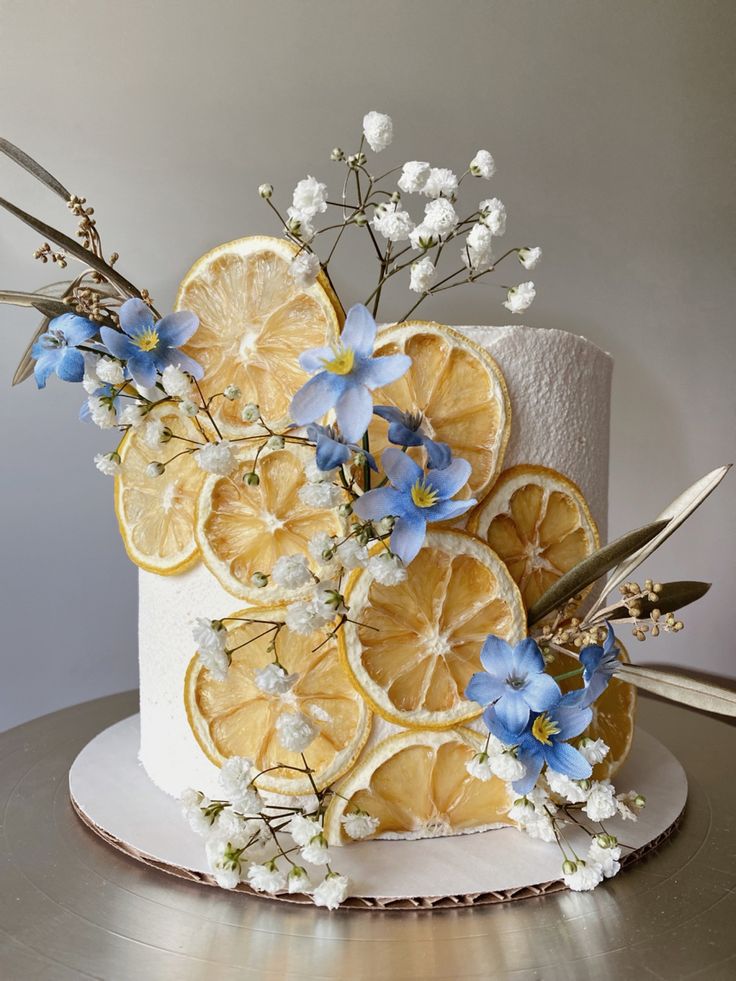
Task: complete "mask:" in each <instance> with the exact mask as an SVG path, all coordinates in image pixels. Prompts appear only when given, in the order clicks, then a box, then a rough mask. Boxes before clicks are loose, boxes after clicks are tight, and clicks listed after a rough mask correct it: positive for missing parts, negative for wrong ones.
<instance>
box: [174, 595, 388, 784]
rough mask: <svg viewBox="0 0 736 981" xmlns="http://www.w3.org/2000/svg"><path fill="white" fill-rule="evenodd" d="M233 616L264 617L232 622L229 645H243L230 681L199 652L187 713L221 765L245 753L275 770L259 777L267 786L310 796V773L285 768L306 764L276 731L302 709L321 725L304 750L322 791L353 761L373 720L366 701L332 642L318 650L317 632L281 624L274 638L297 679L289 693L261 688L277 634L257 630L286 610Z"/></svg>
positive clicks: (189, 680)
mask: <svg viewBox="0 0 736 981" xmlns="http://www.w3.org/2000/svg"><path fill="white" fill-rule="evenodd" d="M233 617H238V618H247V617H255V618H256V619H257V620H260V621H261V622H260V623H240V622H239V623H234V624H232V623H228V624H227V626H228V639H227V646H228V649H233V648H239V649H238V650H234V651H233V653H232V662H231V665H230V668H229V669H228V672H227V676H226V677H225V679H224V680H223V681H218V680H217V679H216V678H214V677H213V676H212V675H211V674H210V672H209V671H208V670H207V668H205V667H203V666H202V664H201V662H200V661H199V658H198V657H197V656H196V655H195V657H194V658H192V661H191V663H190V665H189V668H188V669H187V675H186V680H185V683H184V702H185V706H186V711H187V718H188V719H189V724H190V726H191V728H192V732H193V733H194V736H195V738H196V739H197V742H198V743H199V745H200V747H201V748H202V750H203V752H204V753H205V754H206V755H207V756H208V757H209V759H210V760H211V761H212V762H213V763H214V764H215V765H216V766H221V765H222V764H223V763H224V762H225V760H226V759H227V758H228V757H230V756H245V757H247V758H249V759H251V760H253V762H254V763H255V765H256V767H257V768H258V770H259V771H260V770H267V769H268V768H269V767H277V769H275V770H272V771H271V772H270V773H266V774H264V775H263V776H262V777H259V778H258V781H257V786H258V787H259V789H261V790H268V791H273V792H274V793H279V794H309V793H311V792H312V785H311V783H310V781H309V778H308V777H307V776H306V775H305V774H304V773H298V772H296V771H295V770H288V769H285V767H287V766H296V767H301V768H302V769H303V767H304V763H303V761H302V758H301V755H300V754H299V753H294V752H291V751H289V750H287V749H284V747H283V746H282V745H281V743H280V742H279V739H278V732H277V728H276V721H277V719H278V718H279V716H280V715H281V714H282V713H283V712H302V713H303V714H304V715H306V716H307V718H309V719H310V720H311V722H312V723H313V724H314V726H315V727H316V728H317V730H318V734H317V736H316V737H315V739H314V741H313V742H312V743H311V744H310V745H309V746H308V747H307V749H306V750H305V754H304V755H305V757H306V760H307V763H308V764H309V766H310V767H311V768H312V770H313V771H314V772H313V774H312V776H313V778H314V781H315V783H316V784H317V786H318V788H320V789H321V788H322V787H325V786H327V785H328V784H330V783H332V782H334V781H335V780H337V779H338V778H339V777H340V776H341V775H342V774H343V773H345V771H346V770H348V769H349V768H350V767H351V766H352V765H353V762H354V761H355V759H356V758H357V756H358V754H359V753H360V751H361V749H362V748H363V745H364V744H365V741H366V739H367V738H368V734H369V732H370V724H371V713H370V711H369V710H368V707H367V705H366V704H365V702H364V701H363V699H362V698H361V697H360V695H359V693H358V692H356V691H355V689H354V688H353V686H352V685H351V684H350V681H349V679H348V677H347V675H346V674H345V671H344V670H343V667H342V665H341V664H340V659H339V657H338V655H337V647H336V644H335V641H334V639H332V640H330V641H328V642H327V643H326V644H323V645H322V646H321V647H320V648H319V649H318V650H316V651H315V650H313V649H312V648H314V646H315V638H314V637H304V636H302V635H301V634H297V633H293V632H292V631H290V630H289V629H288V627H282V628H281V630H280V631H279V635H278V638H277V641H276V644H277V652H278V656H279V662H280V663H281V665H282V666H283V668H284V669H285V671H286V672H287V673H288V674H298V675H299V677H298V679H297V681H296V683H295V684H294V685H293V687H292V688H291V689H290V690H289V691H288V692H286V693H285V694H283V695H277V694H267V693H266V692H264V691H261V689H260V688H258V686H257V685H256V683H255V673H256V671H257V670H258V669H259V668H264V667H265V666H266V665H268V664H270V663H271V662H273V659H274V658H273V653H272V652H270V651H269V650H267V648H268V645H269V643H270V641H271V640H273V633H272V632H271V633H266V634H264V636H262V637H260V638H259V637H258V635H259V634H263V633H264V631H265V630H267V629H268V626H267V625H264V622H263V621H270V622H273V623H282V622H283V620H284V610H283V609H282V608H278V607H272V608H269V607H259V608H258V609H253V610H243V611H241V612H239V613H234V614H233ZM240 645H246V646H240ZM280 764H283V765H284V766H280Z"/></svg>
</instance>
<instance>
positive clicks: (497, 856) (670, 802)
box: [69, 715, 687, 910]
mask: <svg viewBox="0 0 736 981" xmlns="http://www.w3.org/2000/svg"><path fill="white" fill-rule="evenodd" d="M139 738H140V725H139V716H138V715H134V716H130V717H129V718H127V719H123V720H122V721H121V722H118V723H116V724H115V725H113V726H111V727H110V728H108V729H105V730H104V731H103V732H101V733H100V734H99V735H97V736H95V738H94V739H92V740H91V741H90V742H89V743H88V744H87V745H86V746H85V747H84V749H83V750H82V751H81V752H80V753H79V755H78V756H77V757H76V759H75V761H74V763H73V764H72V767H71V769H70V771H69V791H70V796H71V801H72V804H73V806H74V809H75V811H76V813H77V814H78V816H79V817H80V818H81V820H82V821H83V822H84V823H85V824H86V825H87V826H88V827H89V828H90V829H91V830H92V831H93V832H94V833H95V834H97V835H99V836H100V837H101V838H103V839H104V840H105V841H106V842H108V843H109V844H111V845H112V846H114V847H115V848H117V849H118V850H120V851H122V852H124V853H125V854H127V855H129V856H131V857H132V858H135V859H136V860H138V861H140V862H143V863H145V864H146V865H149V866H151V867H153V868H156V869H159V870H160V871H163V872H167V873H169V874H171V875H175V876H178V877H179V878H184V879H188V880H190V881H193V882H199V883H201V884H203V885H209V886H216V883H215V880H214V878H213V877H212V876H211V875H210V873H209V870H208V867H207V862H206V858H205V850H204V844H203V840H202V838H200V837H199V836H198V835H196V834H195V833H194V832H193V831H192V830H191V829H190V827H189V825H188V823H187V822H186V821H185V820H184V818H183V816H182V814H181V809H180V805H179V802H178V801H177V800H175V799H174V798H173V797H170V796H168V795H167V794H165V793H164V792H163V791H161V790H159V789H158V788H157V787H156V786H155V784H153V782H152V781H151V780H150V779H149V777H148V775H147V774H146V772H145V770H144V769H143V767H142V766H141V764H140V763H139V761H138V746H139ZM616 783H617V786H618V787H619V789H621V790H628V789H634V790H636V791H637V792H639V793H641V794H643V795H644V796H645V797H646V798H647V806H646V807H645V808H644V810H643V812H642V813H641V814H640V816H639V819H638V821H636V822H632V821H623V820H622V819H620V818H615V819H613V820H611V821H607V822H606V828H607V830H609V831H610V832H611V833H612V834H615V835H616V836H617V837H618V838H619V840H620V842H621V843H622V845H623V844H625V845H626V846H629V847H626V848H624V849H623V856H622V865H624V866H625V865H628V864H630V863H631V862H634V861H636V860H638V859H639V858H641V857H642V856H644V855H645V854H647V853H648V852H649V851H651V850H652V849H653V848H655V847H657V846H658V845H659V844H660V843H661V842H663V841H664V840H665V839H666V838H667V837H669V835H670V834H671V833H672V832H673V831H674V830H675V828H676V827H677V824H678V822H679V820H680V817H681V816H682V813H683V811H684V808H685V802H686V799H687V778H686V776H685V772H684V770H683V768H682V767H681V765H680V764H679V762H678V761H677V759H676V758H675V757H674V756H673V755H672V754H671V753H670V752H669V750H667V749H666V748H665V747H664V746H663V745H662V744H661V743H660V742H659V741H658V740H657V739H655V738H654V737H653V736H651V735H649V734H648V733H646V732H644V731H643V730H641V729H637V730H636V734H635V738H634V744H633V747H632V752H631V755H630V757H629V759H628V760H627V761H626V763H625V764H624V766H623V767H622V769H621V771H620V772H619V774H617V777H616ZM566 834H567V837H568V839H569V840H570V842H571V843H572V845H573V847H576V850H578V847H577V846H578V845H579V850H580V851H581V853H583V854H584V853H585V850H586V841H587V836H586V835H585V834H584V833H583V832H581V831H579V830H577V829H570V830H569V831H566ZM333 864H334V866H335V868H336V869H338V870H339V871H340V872H341V873H343V874H344V875H347V876H349V877H350V880H351V895H350V896H349V897H348V899H347V900H346V901H345V903H343V906H345V907H348V908H358V909H386V910H400V909H422V908H431V909H442V908H448V907H452V908H456V907H462V906H475V905H485V904H490V903H501V902H508V901H511V900H517V899H524V898H527V897H531V896H539V895H542V894H544V893H548V892H557V891H560V890H563V889H565V888H566V887H565V885H564V883H563V882H562V881H561V879H560V878H559V876H560V867H561V856H560V853H559V850H558V849H557V847H556V846H555V845H551V844H549V843H546V842H541V841H536V840H533V839H531V838H529V837H527V836H526V835H524V834H521V833H520V832H518V831H516V830H515V829H513V828H501V829H496V830H491V831H482V832H472V833H468V834H461V835H453V836H449V837H436V838H423V839H418V840H414V841H397V840H390V841H389V840H386V841H375V840H374V841H364V842H355V843H351V844H350V845H349V846H347V847H344V848H334V849H333ZM237 891H239V892H243V893H246V894H248V895H255V896H259V898H264V899H268V900H272V901H273V900H275V901H282V902H291V903H310V904H311V902H312V900H311V898H310V897H309V896H307V895H303V894H293V895H280V896H264V894H262V893H256V892H254V891H253V890H252V889H250V887H249V886H248V885H246V884H244V883H241V884H240V885H239V886H238V887H237Z"/></svg>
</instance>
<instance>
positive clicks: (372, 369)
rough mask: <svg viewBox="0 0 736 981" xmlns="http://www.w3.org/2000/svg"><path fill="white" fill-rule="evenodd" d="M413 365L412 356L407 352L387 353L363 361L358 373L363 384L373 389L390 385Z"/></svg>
mask: <svg viewBox="0 0 736 981" xmlns="http://www.w3.org/2000/svg"><path fill="white" fill-rule="evenodd" d="M410 367H411V358H410V357H409V356H408V355H407V354H387V355H385V356H384V357H380V358H370V359H368V360H366V361H363V362H361V364H360V365H359V367H358V369H357V371H356V374H357V376H358V378H359V379H360V382H361V384H363V385H365V387H366V388H370V389H371V390H372V389H374V388H381V387H383V386H384V385H390V384H391V382H395V381H396V380H397V378H401V376H402V375H404V374H406V372H407V371H408V370H409V368H410Z"/></svg>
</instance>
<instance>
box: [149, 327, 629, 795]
mask: <svg viewBox="0 0 736 981" xmlns="http://www.w3.org/2000/svg"><path fill="white" fill-rule="evenodd" d="M457 329H458V330H460V331H462V332H463V333H464V334H466V335H467V336H468V337H470V338H471V339H473V340H474V341H475V342H476V343H478V344H480V345H481V346H482V347H484V348H486V349H487V350H488V351H489V352H490V353H491V354H492V355H493V357H494V358H495V359H496V360H497V361H498V363H499V365H500V367H501V370H502V371H503V374H504V376H505V378H506V382H507V385H508V388H509V395H510V399H511V405H512V428H511V438H510V440H509V444H508V447H507V450H506V456H505V459H504V468H506V467H510V466H514V465H515V464H518V463H536V464H541V465H543V466H548V467H553V468H554V469H556V470H559V471H561V472H562V473H564V474H565V475H566V476H568V477H570V478H571V479H572V480H574V481H575V483H577V484H578V485H579V486H580V488H581V490H582V491H583V493H584V495H585V497H586V499H587V500H588V503H589V505H590V508H591V511H592V513H593V516H594V518H595V520H596V522H597V524H598V527H599V529H600V532H601V538H602V539H603V540H605V535H606V529H607V518H608V451H609V418H610V387H611V372H612V361H611V358H610V357H609V355H607V354H605V353H604V352H603V351H601V350H600V349H599V348H597V347H596V346H595V345H593V344H591V343H590V342H589V341H587V340H585V339H584V338H581V337H576V336H574V335H572V334H568V333H565V332H563V331H550V330H536V329H533V328H527V327H460V328H457ZM139 593H140V597H139V598H140V603H139V659H140V700H141V749H140V760H141V763H142V764H143V766H144V767H145V769H146V772H147V773H148V775H149V776H150V777H151V779H152V780H153V782H154V783H155V784H157V786H159V787H160V788H161V789H162V790H164V791H166V792H167V793H169V794H173V795H178V794H180V793H181V791H182V790H183V789H184V788H186V787H196V788H197V789H199V790H202V791H203V792H204V793H205V794H208V795H209V796H217V795H218V790H217V773H218V770H217V768H216V767H215V766H214V765H213V764H212V763H210V762H209V760H208V759H207V758H206V756H205V755H204V754H203V753H202V751H201V750H200V748H199V745H198V744H197V742H196V740H195V738H194V736H193V735H192V732H191V729H190V727H189V723H188V721H187V715H186V710H185V705H184V681H185V676H186V671H187V667H188V665H189V663H190V661H191V658H192V657H193V655H194V652H195V651H194V643H193V641H192V636H191V623H192V621H193V620H194V619H195V618H196V617H199V616H203V617H207V618H217V617H224V616H228V615H230V614H233V613H235V612H236V611H238V610H240V609H242V608H243V606H244V605H245V604H244V602H243V601H242V600H239V599H238V598H236V597H234V596H231V595H230V594H229V593H227V592H226V591H225V590H224V589H222V587H221V586H220V585H219V583H218V582H217V580H216V579H215V578H214V577H213V576H212V575H211V574H210V573H209V572H208V571H207V569H206V568H205V567H204V566H203V565H202V564H198V565H196V566H194V567H193V568H192V569H190V570H189V571H187V572H185V573H182V574H181V575H178V576H164V577H162V576H156V575H153V574H151V573H148V572H145V571H144V570H140V572H139ZM396 731H398V729H397V727H395V726H393V725H392V724H391V723H387V722H384V721H383V720H381V719H377V718H376V719H374V724H373V730H372V733H371V738H370V740H369V743H368V747H367V748H370V747H371V746H372V745H375V743H376V742H378V741H379V740H380V739H382V738H385V737H386V736H387V735H390V734H391V733H392V732H396Z"/></svg>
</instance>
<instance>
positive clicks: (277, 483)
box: [195, 443, 342, 605]
mask: <svg viewBox="0 0 736 981" xmlns="http://www.w3.org/2000/svg"><path fill="white" fill-rule="evenodd" d="M243 445H244V446H246V447H248V446H249V444H248V443H246V444H243ZM255 454H256V450H255V449H252V448H246V449H241V450H240V451H239V461H238V465H237V467H236V468H235V470H234V471H233V472H232V473H231V474H229V475H228V476H227V477H220V476H217V475H212V476H210V477H208V478H207V479H206V480H205V482H204V484H203V485H202V491H201V493H200V495H199V501H198V503H197V515H196V524H195V531H196V536H197V541H198V543H199V548H200V551H201V554H202V560H203V561H204V563H205V565H206V566H207V568H208V569H209V570H210V572H211V573H212V574H213V575H214V576H215V577H216V578H217V579H218V580H219V582H220V584H221V585H222V586H223V587H224V588H225V589H226V590H227V591H228V592H229V593H232V594H233V596H239V597H241V598H242V599H246V600H248V601H249V602H251V603H257V604H259V605H260V604H264V605H268V604H271V603H274V602H279V601H281V600H284V599H294V598H295V597H296V596H298V595H299V590H294V589H289V590H287V589H285V588H283V587H279V586H277V585H275V584H272V583H269V584H268V585H267V586H264V587H260V588H259V587H258V586H255V585H253V582H252V576H253V575H254V573H256V572H261V573H264V574H265V575H267V576H268V575H270V573H271V570H272V569H273V566H274V564H275V562H276V560H277V559H279V558H280V557H281V556H282V555H293V554H296V553H305V552H307V544H308V542H309V540H310V539H311V538H312V537H313V536H314V535H317V534H318V533H319V532H328V533H329V534H331V535H338V534H340V532H341V530H342V522H341V520H340V518H339V516H338V513H337V511H336V510H334V509H325V508H314V507H311V506H309V505H308V504H305V503H304V502H303V500H302V499H301V497H300V496H299V488H300V487H301V486H302V485H303V484H304V468H305V466H306V464H307V463H308V462H309V461H310V460H313V458H314V451H313V450H312V449H311V448H309V447H307V446H305V445H301V444H293V443H289V444H287V445H286V446H285V447H284V448H283V449H280V450H264V451H263V452H261V453H260V455H259V457H258V464H257V467H256V463H255ZM254 468H255V469H257V473H258V478H259V483H258V485H257V486H255V487H254V486H250V485H248V484H246V483H245V481H244V479H243V478H244V476H245V474H248V473H251V472H253V470H254ZM307 588H308V587H302V590H301V592H304V591H305V590H306V589H307Z"/></svg>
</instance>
